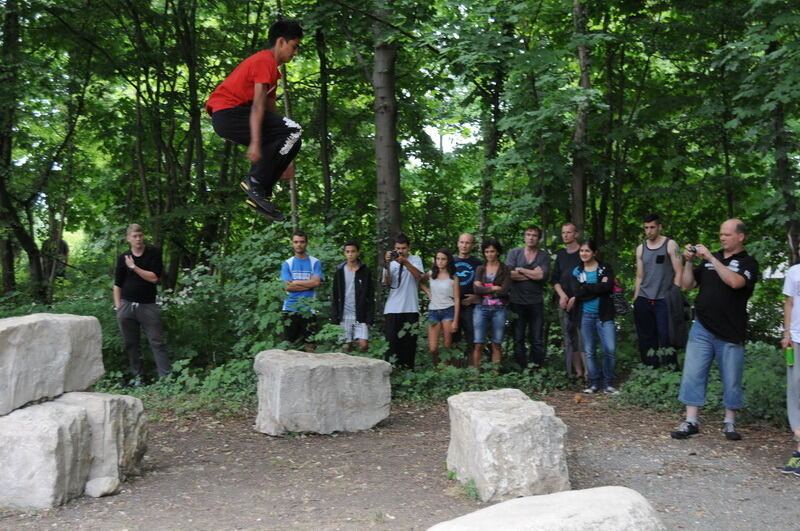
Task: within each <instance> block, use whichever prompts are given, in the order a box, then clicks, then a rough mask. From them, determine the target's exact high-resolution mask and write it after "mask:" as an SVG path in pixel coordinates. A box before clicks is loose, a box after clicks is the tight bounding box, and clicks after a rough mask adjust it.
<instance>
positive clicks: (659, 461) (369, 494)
mask: <svg viewBox="0 0 800 531" xmlns="http://www.w3.org/2000/svg"><path fill="white" fill-rule="evenodd" d="M573 398H574V396H573V394H572V393H568V392H559V393H555V394H552V395H549V396H548V397H546V399H545V401H546V402H548V403H549V404H551V405H552V406H554V407H555V409H556V413H557V415H558V416H559V417H561V418H562V420H564V422H566V423H567V425H568V427H569V433H568V440H567V454H568V456H567V457H568V466H569V473H570V479H571V482H572V488H573V489H582V488H588V487H596V486H603V485H623V486H626V487H630V488H633V489H635V490H637V491H638V492H640V493H641V494H643V495H644V496H645V497H646V498H647V499H649V500H650V502H651V503H652V504H653V506H654V507H655V508H656V509H657V511H658V512H659V514H660V516H661V518H662V520H663V522H664V523H665V524H666V525H667V527H669V528H671V529H756V528H759V529H771V530H777V529H800V512H798V510H797V500H798V495H799V494H800V478H798V477H794V476H792V477H788V476H784V475H783V474H780V473H779V471H778V469H779V467H780V466H782V465H783V464H784V462H785V460H786V459H787V458H788V455H789V452H790V450H791V446H790V443H789V434H788V433H782V432H780V431H778V430H775V429H772V428H761V427H757V426H749V427H748V426H744V427H741V428H740V431H741V432H742V435H743V437H744V439H743V440H742V441H739V442H729V441H726V440H725V439H724V437H723V436H722V433H721V432H720V431H719V426H718V423H717V422H707V423H705V424H703V425H701V429H702V430H703V432H702V435H701V436H700V437H698V438H696V439H691V440H687V441H675V440H672V439H670V438H669V431H670V430H671V429H673V428H674V427H675V425H676V423H677V421H676V419H675V418H670V417H668V416H664V415H659V414H656V413H653V412H651V411H644V410H637V409H622V408H620V407H618V406H616V404H615V403H614V402H613V401H611V400H609V399H608V398H607V397H605V396H596V397H591V398H589V399H588V400H586V401H582V402H579V403H576V402H575V401H574V400H573ZM252 422H253V417H252V416H247V417H241V418H224V419H220V418H209V417H203V416H201V415H197V416H195V417H194V418H191V417H190V418H186V417H181V418H165V419H163V420H162V421H159V422H151V423H150V441H149V451H148V455H147V457H146V462H145V467H144V475H143V476H142V477H139V478H136V479H134V480H133V481H132V482H130V483H128V484H127V485H126V486H125V487H124V490H123V491H122V492H121V493H119V494H117V495H116V496H110V497H106V498H99V499H93V498H88V497H83V498H80V499H78V500H74V501H73V502H71V503H69V504H68V505H66V506H63V507H59V508H55V509H48V510H41V511H33V512H19V511H0V529H102V530H124V529H131V530H132V529H142V530H161V529H164V530H166V529H169V530H180V529H187V530H188V529H192V530H194V529H204V530H205V529H208V530H217V529H314V530H334V529H373V528H374V529H426V528H427V527H429V526H431V525H433V524H436V523H438V522H441V521H445V520H449V519H452V518H455V517H457V516H460V515H462V514H465V513H468V512H471V511H474V510H477V509H480V508H481V507H484V506H486V504H483V503H481V502H479V501H477V500H475V499H472V498H470V497H469V496H468V494H467V493H466V491H465V489H464V488H463V487H461V485H460V484H459V483H457V482H455V481H452V480H449V479H447V475H446V472H445V459H446V456H447V444H448V437H449V423H448V418H447V407H446V404H438V405H427V406H409V405H401V406H397V405H393V407H392V414H391V415H390V417H389V418H388V419H387V420H385V421H384V422H382V423H381V424H380V425H378V426H377V427H375V428H373V429H371V430H368V431H364V432H359V433H342V434H335V435H330V436H322V435H309V436H294V437H270V436H267V435H263V434H259V433H256V432H254V431H253V430H252Z"/></svg>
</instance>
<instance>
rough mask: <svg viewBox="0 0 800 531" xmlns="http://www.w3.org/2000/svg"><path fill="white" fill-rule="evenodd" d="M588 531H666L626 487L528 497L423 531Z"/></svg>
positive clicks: (599, 488)
mask: <svg viewBox="0 0 800 531" xmlns="http://www.w3.org/2000/svg"><path fill="white" fill-rule="evenodd" d="M488 529H502V530H503V531H539V530H541V531H545V530H546V531H589V530H597V531H600V530H604V531H617V530H618V529H635V530H637V531H650V530H653V531H655V530H662V529H666V527H664V524H662V523H661V520H660V519H659V517H658V514H657V513H656V511H655V509H653V507H652V506H651V505H650V503H649V502H648V501H647V500H646V499H645V498H644V496H642V495H641V494H639V493H638V492H636V491H635V490H632V489H628V488H626V487H597V488H594V489H585V490H573V491H568V492H558V493H555V494H547V495H543V496H528V497H525V498H517V499H514V500H509V501H506V502H503V503H498V504H496V505H492V506H491V507H486V508H485V509H481V510H479V511H475V512H474V513H469V514H466V515H464V516H460V517H458V518H456V519H454V520H450V521H447V522H442V523H440V524H436V525H435V526H433V527H430V528H428V531H478V530H481V531H483V530H488Z"/></svg>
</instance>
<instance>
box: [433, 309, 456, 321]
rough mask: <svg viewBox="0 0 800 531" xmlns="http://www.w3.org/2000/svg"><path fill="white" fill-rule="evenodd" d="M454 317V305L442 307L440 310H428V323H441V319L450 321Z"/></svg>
mask: <svg viewBox="0 0 800 531" xmlns="http://www.w3.org/2000/svg"><path fill="white" fill-rule="evenodd" d="M455 317H456V307H455V306H450V307H449V308H442V309H441V310H428V322H429V323H441V322H442V321H452V320H453V319H455Z"/></svg>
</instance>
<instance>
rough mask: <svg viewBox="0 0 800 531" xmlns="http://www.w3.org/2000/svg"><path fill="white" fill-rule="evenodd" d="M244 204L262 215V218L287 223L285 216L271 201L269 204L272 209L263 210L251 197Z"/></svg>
mask: <svg viewBox="0 0 800 531" xmlns="http://www.w3.org/2000/svg"><path fill="white" fill-rule="evenodd" d="M244 203H245V204H246V205H247V206H249V207H250V208H252V209H253V210H255V211H256V212H258V213H259V214H261V215H262V216H265V217H267V218H269V219H271V220H273V221H286V217H284V215H283V214H281V212H280V210H278V209H277V208H275V205H273V204H272V203H270V202H269V201H267V204H268V205H270V207H271V208H270V209H264V208H261V207H260V206H258V205H257V204H256V203H255V202H254V201H253V200H252V199H250V198H249V197H248V198H247V199H245V201H244Z"/></svg>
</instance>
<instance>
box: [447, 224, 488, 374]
mask: <svg viewBox="0 0 800 531" xmlns="http://www.w3.org/2000/svg"><path fill="white" fill-rule="evenodd" d="M474 248H475V237H474V236H473V235H472V234H470V233H469V232H465V233H463V234H461V235H459V237H458V255H457V256H456V257H455V266H456V276H457V277H458V283H459V286H460V293H461V313H460V314H459V326H458V331H457V332H456V335H455V336H454V337H453V340H454V341H456V342H457V341H458V340H459V339H460V337H461V331H462V330H463V331H464V340H465V341H466V343H467V346H466V352H467V358H469V353H470V352H472V345H473V344H474V340H475V329H474V327H473V325H472V314H473V310H474V309H475V305H476V304H478V303H480V300H481V298H480V297H479V296H478V295H475V293H474V287H475V286H474V281H475V271H477V270H478V267H479V266H480V265H481V264H482V263H483V262H482V261H481V260H479V259H478V258H476V257H474V256H472V249H474ZM456 365H458V364H456Z"/></svg>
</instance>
